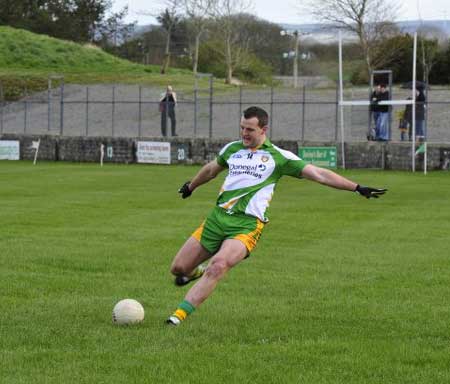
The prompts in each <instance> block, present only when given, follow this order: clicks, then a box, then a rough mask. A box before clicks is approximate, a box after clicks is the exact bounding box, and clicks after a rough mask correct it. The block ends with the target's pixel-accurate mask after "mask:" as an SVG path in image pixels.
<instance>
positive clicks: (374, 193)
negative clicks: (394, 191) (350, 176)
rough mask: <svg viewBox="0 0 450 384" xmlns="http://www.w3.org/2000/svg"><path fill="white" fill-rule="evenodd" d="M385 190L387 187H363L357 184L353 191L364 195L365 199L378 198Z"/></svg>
mask: <svg viewBox="0 0 450 384" xmlns="http://www.w3.org/2000/svg"><path fill="white" fill-rule="evenodd" d="M386 191H387V189H380V188H371V187H364V186H362V185H359V184H358V185H357V186H356V189H355V192H358V193H359V194H360V195H361V196H364V197H366V198H367V199H370V198H371V197H374V198H375V199H378V197H379V196H381V195H384V194H385V193H386Z"/></svg>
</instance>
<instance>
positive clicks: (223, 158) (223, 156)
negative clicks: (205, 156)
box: [216, 141, 240, 168]
mask: <svg viewBox="0 0 450 384" xmlns="http://www.w3.org/2000/svg"><path fill="white" fill-rule="evenodd" d="M238 143H240V142H239V141H232V142H231V143H228V144H227V145H225V146H224V147H223V148H222V149H221V150H220V152H219V154H218V155H217V156H216V161H217V164H219V165H220V166H221V167H224V168H228V159H229V158H230V156H231V155H232V154H233V153H234V152H235V150H236V145H237V144H238Z"/></svg>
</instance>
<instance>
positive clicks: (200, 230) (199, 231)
mask: <svg viewBox="0 0 450 384" xmlns="http://www.w3.org/2000/svg"><path fill="white" fill-rule="evenodd" d="M205 221H206V220H204V221H203V223H201V224H200V227H198V228H197V229H196V230H195V231H194V233H193V234H192V235H191V236H192V237H193V238H194V239H196V240H198V241H200V239H201V238H202V233H203V228H204V227H205Z"/></svg>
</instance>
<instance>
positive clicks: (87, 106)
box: [86, 86, 89, 136]
mask: <svg viewBox="0 0 450 384" xmlns="http://www.w3.org/2000/svg"><path fill="white" fill-rule="evenodd" d="M86 136H89V86H87V87H86Z"/></svg>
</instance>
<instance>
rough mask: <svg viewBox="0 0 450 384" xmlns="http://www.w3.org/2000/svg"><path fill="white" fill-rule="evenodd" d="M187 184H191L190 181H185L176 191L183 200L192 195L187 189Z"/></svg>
mask: <svg viewBox="0 0 450 384" xmlns="http://www.w3.org/2000/svg"><path fill="white" fill-rule="evenodd" d="M189 184H191V182H190V181H186V182H185V183H184V184H183V185H182V186H181V188H180V189H179V190H178V193H181V197H182V198H183V199H185V198H186V197H189V196H191V195H192V191H191V190H190V189H189Z"/></svg>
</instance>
